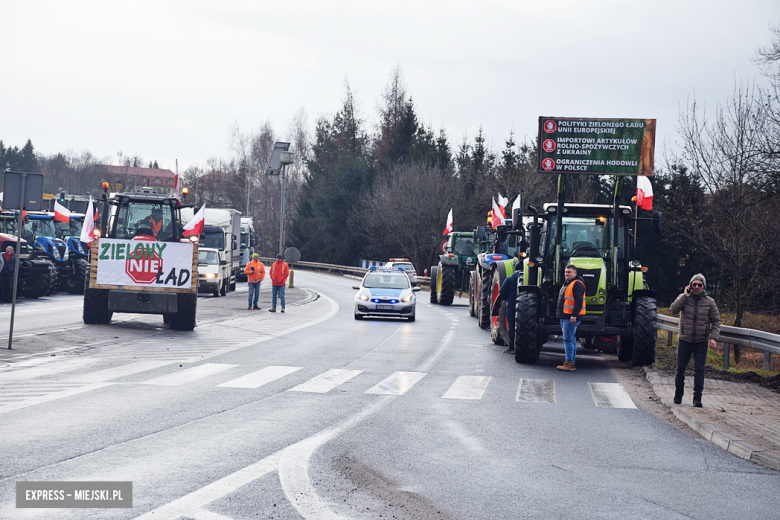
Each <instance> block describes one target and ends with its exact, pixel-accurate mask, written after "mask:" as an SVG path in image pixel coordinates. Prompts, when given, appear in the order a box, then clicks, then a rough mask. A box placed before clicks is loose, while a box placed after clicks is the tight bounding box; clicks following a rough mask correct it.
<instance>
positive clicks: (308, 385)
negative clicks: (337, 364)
mask: <svg viewBox="0 0 780 520" xmlns="http://www.w3.org/2000/svg"><path fill="white" fill-rule="evenodd" d="M362 372H363V371H362V370H344V369H338V368H333V369H331V370H328V371H327V372H325V373H324V374H320V375H318V376H317V377H315V378H313V379H309V380H308V381H306V382H305V383H303V384H300V385H298V386H296V387H295V388H291V389H290V392H313V393H318V394H325V393H327V392H330V391H331V390H333V389H334V388H336V387H337V386H339V385H341V384H344V383H346V382H347V381H349V380H350V379H352V378H353V377H355V376H357V375H358V374H360V373H362Z"/></svg>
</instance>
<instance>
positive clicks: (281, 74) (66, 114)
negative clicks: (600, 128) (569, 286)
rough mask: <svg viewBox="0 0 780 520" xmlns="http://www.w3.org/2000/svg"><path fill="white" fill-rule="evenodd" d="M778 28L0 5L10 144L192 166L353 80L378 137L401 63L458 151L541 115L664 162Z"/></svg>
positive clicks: (566, 14) (404, 4) (755, 1)
mask: <svg viewBox="0 0 780 520" xmlns="http://www.w3.org/2000/svg"><path fill="white" fill-rule="evenodd" d="M769 23H775V24H777V23H780V1H778V0H741V1H739V2H737V1H718V0H696V1H687V0H675V1H667V0H653V1H651V2H648V1H642V2H639V1H632V0H615V1H612V0H599V1H586V0H533V1H531V0H515V1H495V0H482V1H481V2H461V1H455V0H447V1H426V0H417V1H413V2H412V1H399V0H395V1H392V2H389V1H384V2H382V1H367V0H362V1H354V2H352V1H333V0H319V1H294V0H287V1H285V2H279V1H277V2H266V1H259V0H257V1H248V0H247V1H237V0H220V1H198V0H188V1H180V2H179V1H177V2H171V1H165V0H155V1H145V0H143V1H140V0H133V1H131V2H121V3H119V2H111V1H105V0H98V1H85V0H69V1H62V0H50V1H49V0H42V1H36V0H0V51H1V52H0V93H2V96H0V139H1V140H3V142H4V144H5V145H6V146H19V147H21V146H23V145H24V143H25V142H26V141H27V139H28V138H29V139H32V142H33V145H34V146H35V148H36V151H37V152H38V153H41V154H47V155H48V154H53V153H57V152H67V151H71V152H75V153H78V152H81V151H82V150H89V151H90V152H91V153H92V154H94V155H95V156H97V157H101V158H102V157H108V158H109V160H111V161H113V163H114V164H117V152H118V151H121V152H123V153H124V155H125V156H132V155H134V154H138V155H139V156H141V157H142V158H144V159H145V160H146V161H153V160H156V161H157V162H158V163H159V165H160V167H162V168H170V169H173V168H174V160H175V159H177V158H178V160H179V168H180V169H183V168H185V167H187V166H189V165H193V164H204V163H205V161H206V160H207V159H208V158H210V157H222V158H227V157H229V155H230V151H229V148H228V136H229V132H230V128H231V127H232V126H233V125H235V124H238V125H239V127H241V128H242V129H244V130H247V131H249V130H253V129H256V128H258V127H259V126H260V125H261V124H262V123H264V122H266V121H270V123H271V125H272V126H273V128H274V129H275V131H276V132H277V133H278V134H280V137H284V134H285V133H286V131H287V129H288V127H289V125H290V121H291V120H292V118H293V117H294V116H295V114H296V112H298V111H299V110H301V109H305V111H306V112H307V114H308V116H309V123H310V126H311V127H312V128H313V126H314V121H315V120H316V118H317V117H320V116H327V117H331V116H332V115H333V114H334V113H335V112H336V111H337V110H338V109H339V108H340V106H341V103H342V100H343V97H344V92H345V82H348V83H349V85H350V87H351V89H352V90H353V92H354V94H355V97H356V99H357V101H358V102H359V106H360V108H361V111H362V115H363V117H364V119H366V120H367V121H368V122H369V123H370V125H371V126H370V127H369V128H373V124H374V123H375V121H376V118H377V116H376V107H377V104H378V102H379V98H380V96H381V94H382V92H383V90H384V88H385V87H386V85H387V83H388V81H389V79H390V77H391V75H392V72H393V70H394V69H395V67H396V66H399V67H400V68H401V71H402V73H403V76H404V79H405V85H406V88H407V91H408V93H409V94H410V95H411V96H412V97H413V99H414V103H415V107H416V110H417V115H418V117H419V118H420V119H421V120H422V121H423V122H425V123H426V124H429V125H431V126H432V127H433V129H434V130H436V131H438V129H439V128H442V127H443V128H445V129H446V131H447V133H448V135H449V137H450V144H451V145H452V147H453V150H454V149H456V147H457V145H458V144H459V143H460V142H461V141H462V140H463V137H464V135H466V136H468V139H469V141H472V140H473V136H474V134H475V133H476V132H477V130H478V128H479V127H480V126H482V128H483V130H484V134H485V136H486V138H487V142H488V144H490V145H491V146H492V148H493V149H494V150H495V151H499V150H500V149H501V148H503V146H504V141H505V140H506V138H507V137H508V135H509V132H510V131H511V130H514V132H515V135H516V141H522V140H523V139H524V138H527V139H529V140H532V139H533V138H534V137H535V134H536V131H537V130H536V129H537V121H538V117H539V116H541V115H555V116H568V117H619V118H655V119H657V120H658V136H657V140H656V146H657V147H659V148H660V147H661V146H662V145H663V143H664V141H671V142H674V140H675V138H676V132H675V124H676V122H677V117H678V114H679V111H680V109H684V108H685V105H686V102H687V101H688V100H690V99H693V97H694V96H695V97H696V99H697V101H698V102H700V103H706V104H707V106H708V107H710V108H712V107H714V106H715V104H716V103H723V102H725V101H726V100H727V98H728V96H729V95H730V94H731V93H732V91H733V89H734V84H735V81H740V80H750V81H752V80H754V79H755V80H758V81H763V79H762V78H761V76H760V73H759V70H758V69H757V68H756V67H755V66H754V65H752V63H751V58H752V57H753V55H754V52H755V50H756V49H757V48H758V47H760V46H763V45H766V44H768V43H769V42H770V39H771V36H770V32H769V29H768V25H769ZM658 153H660V152H657V156H658ZM657 164H658V162H657Z"/></svg>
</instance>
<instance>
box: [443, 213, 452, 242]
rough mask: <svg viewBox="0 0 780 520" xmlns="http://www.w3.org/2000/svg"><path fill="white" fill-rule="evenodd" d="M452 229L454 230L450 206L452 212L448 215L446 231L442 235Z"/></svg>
mask: <svg viewBox="0 0 780 520" xmlns="http://www.w3.org/2000/svg"><path fill="white" fill-rule="evenodd" d="M451 231H452V208H450V214H449V215H447V225H446V226H445V227H444V233H442V235H446V234H447V233H450V232H451Z"/></svg>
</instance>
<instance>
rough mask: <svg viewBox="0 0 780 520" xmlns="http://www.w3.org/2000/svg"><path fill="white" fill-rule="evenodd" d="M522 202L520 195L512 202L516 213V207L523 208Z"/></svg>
mask: <svg viewBox="0 0 780 520" xmlns="http://www.w3.org/2000/svg"><path fill="white" fill-rule="evenodd" d="M520 204H522V201H521V200H520V195H519V194H518V195H517V198H516V199H515V201H514V202H513V203H512V212H513V213H514V211H515V209H521V208H520Z"/></svg>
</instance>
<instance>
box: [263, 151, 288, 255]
mask: <svg viewBox="0 0 780 520" xmlns="http://www.w3.org/2000/svg"><path fill="white" fill-rule="evenodd" d="M289 148H290V143H283V142H276V143H274V148H273V150H271V158H270V159H269V160H268V167H267V168H266V169H265V174H266V175H277V174H278V175H280V176H281V178H282V211H281V215H280V216H279V254H280V255H281V254H284V181H285V166H287V165H288V164H292V163H293V161H294V160H295V154H293V153H292V152H288V151H287V150H289Z"/></svg>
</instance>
